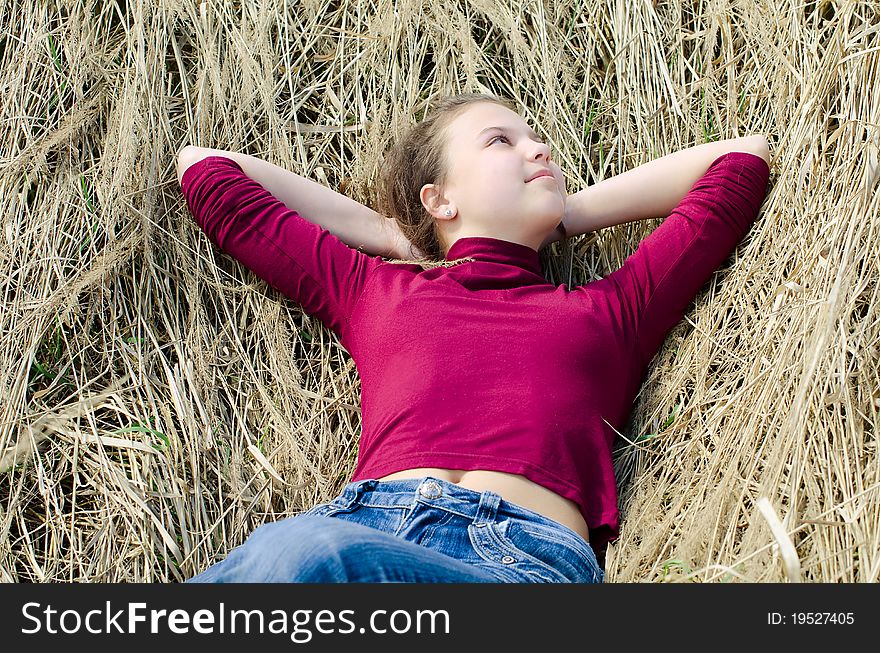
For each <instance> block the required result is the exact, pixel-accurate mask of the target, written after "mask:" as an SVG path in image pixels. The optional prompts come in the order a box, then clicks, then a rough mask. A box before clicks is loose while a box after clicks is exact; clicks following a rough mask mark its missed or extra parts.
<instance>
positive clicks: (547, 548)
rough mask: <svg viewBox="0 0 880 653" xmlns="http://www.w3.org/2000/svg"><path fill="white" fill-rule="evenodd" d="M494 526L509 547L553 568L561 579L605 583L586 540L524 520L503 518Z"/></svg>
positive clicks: (547, 567) (574, 581) (544, 565)
mask: <svg viewBox="0 0 880 653" xmlns="http://www.w3.org/2000/svg"><path fill="white" fill-rule="evenodd" d="M493 527H494V530H495V533H496V534H497V536H498V538H499V539H500V540H502V541H503V542H504V543H505V544H506V545H507V546H509V547H510V548H511V549H514V550H516V551H518V552H519V554H520V555H521V556H527V557H528V558H530V559H532V560H533V561H536V562H537V563H538V564H540V565H541V566H542V567H543V568H544V569H548V570H550V571H552V572H553V573H554V574H556V575H557V576H559V577H561V578H562V579H563V580H562V581H561V582H570V583H600V582H602V579H601V575H600V573H601V570H600V569H599V563H598V562H597V560H596V556H595V554H594V553H593V551H592V549H591V548H590V545H589V544H588V543H587V542H586V541H583V540H581V539H580V538H576V537H575V536H573V535H569V534H568V533H566V532H564V531H561V530H559V529H557V528H555V527H553V526H550V525H546V524H541V523H537V522H531V521H526V520H522V519H503V520H501V521H499V522H496V523H495V524H493ZM557 582H560V581H557Z"/></svg>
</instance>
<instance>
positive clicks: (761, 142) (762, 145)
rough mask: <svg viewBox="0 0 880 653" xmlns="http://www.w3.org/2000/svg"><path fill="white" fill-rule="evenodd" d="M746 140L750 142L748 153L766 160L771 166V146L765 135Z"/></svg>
mask: <svg viewBox="0 0 880 653" xmlns="http://www.w3.org/2000/svg"><path fill="white" fill-rule="evenodd" d="M745 140H746V141H747V142H748V148H749V149H748V151H749V152H751V153H752V154H754V155H756V156H759V157H761V158H762V159H764V161H766V163H767V165H768V166H769V165H770V144H769V142H768V141H767V137H766V136H764V135H763V134H754V135H752V136H747V137H746V139H745Z"/></svg>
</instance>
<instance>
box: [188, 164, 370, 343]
mask: <svg viewBox="0 0 880 653" xmlns="http://www.w3.org/2000/svg"><path fill="white" fill-rule="evenodd" d="M181 189H182V191H183V195H184V197H185V198H186V201H187V205H188V207H189V210H190V213H192V215H193V217H194V218H195V220H196V222H197V223H198V225H199V227H201V229H202V230H203V231H204V232H205V233H206V234H207V236H208V238H209V239H210V240H211V242H213V243H214V244H215V245H216V246H217V247H218V248H219V249H221V250H222V251H224V252H226V253H228V254H229V255H231V256H232V257H233V258H235V259H236V260H237V261H239V262H240V263H242V264H243V265H244V266H245V267H247V268H248V269H250V270H251V271H252V272H254V274H256V275H257V276H259V277H260V278H261V279H263V280H265V281H266V282H267V283H269V284H270V285H271V286H272V287H273V288H275V289H276V290H278V291H280V292H281V293H283V294H284V295H286V296H287V297H289V298H291V299H292V300H294V301H295V302H297V303H298V304H300V305H301V306H302V308H303V310H305V311H306V312H307V313H309V314H313V315H315V316H316V317H317V318H319V319H320V320H321V321H322V322H323V323H324V324H325V325H326V326H327V327H329V328H331V329H332V330H333V331H334V332H336V334H337V335H338V336H339V337H340V338H341V339H343V342H344V341H345V339H347V336H348V333H347V331H348V326H349V319H350V316H351V314H352V311H353V309H354V307H355V304H356V303H357V301H358V298H359V297H360V296H361V293H362V292H363V289H364V287H365V286H366V283H367V280H368V279H369V278H370V275H371V273H372V271H373V270H374V269H375V268H376V267H377V266H378V265H380V264H381V262H382V261H381V258H379V257H373V256H370V255H368V254H364V253H363V252H359V251H357V250H355V249H352V248H350V247H349V246H348V245H346V244H345V243H344V242H342V241H341V240H340V239H339V238H338V237H336V236H334V235H333V234H331V233H330V232H329V231H327V230H326V229H324V228H323V227H321V226H320V225H317V224H315V223H313V222H309V221H308V220H306V219H305V218H303V217H302V216H300V215H299V214H298V213H296V212H295V211H293V210H291V209H289V208H288V207H287V206H285V205H284V203H283V202H281V201H280V200H279V199H278V198H276V197H275V196H273V195H272V194H271V193H269V191H267V190H266V189H265V188H263V187H262V186H261V185H260V184H259V183H258V182H256V181H254V180H253V179H251V178H249V177H248V176H247V175H245V173H244V172H243V171H242V169H241V166H239V165H238V163H236V162H235V161H232V160H231V159H227V158H225V157H219V156H210V157H206V158H204V159H202V160H200V161H198V162H196V163H194V164H192V165H191V166H190V167H189V168H187V169H186V171H185V172H184V174H183V177H182V178H181Z"/></svg>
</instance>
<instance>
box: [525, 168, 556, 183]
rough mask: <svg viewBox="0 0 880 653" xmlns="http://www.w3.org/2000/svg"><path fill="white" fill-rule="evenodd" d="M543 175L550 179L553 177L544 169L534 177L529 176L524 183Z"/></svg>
mask: <svg viewBox="0 0 880 653" xmlns="http://www.w3.org/2000/svg"><path fill="white" fill-rule="evenodd" d="M543 177H549V178H550V179H553V175H552V174H551V173H550V172H547V171H544V172H539V173H538V174H536V175H535V176H534V177H531V178H530V179H527V180H526V183H529V182H530V181H535V179H541V178H543Z"/></svg>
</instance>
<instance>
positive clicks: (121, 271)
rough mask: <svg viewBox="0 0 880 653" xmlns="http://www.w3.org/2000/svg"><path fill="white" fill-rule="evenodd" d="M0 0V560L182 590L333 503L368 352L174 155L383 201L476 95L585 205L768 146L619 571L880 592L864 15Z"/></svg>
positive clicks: (685, 7) (871, 24) (5, 567)
mask: <svg viewBox="0 0 880 653" xmlns="http://www.w3.org/2000/svg"><path fill="white" fill-rule="evenodd" d="M2 2H3V4H2V7H0V26H2V30H0V67H2V76H0V80H2V81H0V84H2V89H0V90H2V93H3V97H4V102H3V103H2V105H0V112H2V116H0V118H2V119H0V130H2V143H3V148H2V151H0V204H2V205H0V266H2V270H0V306H2V309H0V339H2V347H0V452H2V454H0V455H2V456H3V460H2V463H3V465H4V466H5V467H6V468H7V469H6V471H4V472H2V474H0V580H2V581H13V582H22V581H139V582H165V581H180V580H183V579H184V578H186V577H188V576H190V575H192V574H194V573H196V572H197V571H200V570H202V569H204V568H205V567H206V566H207V565H208V564H210V563H211V562H213V561H215V560H217V559H219V558H221V557H223V556H224V555H225V554H226V552H228V551H229V549H230V548H232V547H234V546H235V545H237V544H239V543H240V542H241V541H243V540H244V538H245V537H246V536H247V534H248V533H249V532H251V531H252V530H253V529H254V528H255V527H256V526H257V525H259V524H261V523H263V522H265V521H269V520H275V519H279V518H282V517H284V516H288V515H291V514H296V513H297V512H298V511H300V510H303V509H305V508H308V507H310V506H311V505H313V504H314V503H315V502H318V501H324V500H328V499H330V498H331V497H333V496H334V495H335V494H336V493H337V492H338V491H339V490H340V489H341V487H342V485H343V484H344V483H345V482H346V481H347V480H348V478H349V477H350V474H351V472H352V471H353V468H354V463H355V455H356V451H357V438H358V434H359V432H360V418H361V416H360V410H359V405H360V398H359V392H360V388H359V379H358V376H357V370H356V368H355V366H354V364H353V361H352V360H351V358H350V356H349V355H348V352H346V351H345V350H344V349H343V348H342V346H341V345H340V343H339V342H338V341H337V339H336V338H335V336H333V334H332V333H331V332H329V331H327V330H326V329H325V328H324V327H323V325H321V324H320V322H318V321H317V320H316V319H315V318H312V317H311V316H309V315H305V314H303V312H302V311H301V310H300V308H299V307H298V306H297V305H296V304H295V303H293V302H292V301H290V300H287V299H285V298H284V297H281V296H279V295H278V294H277V293H276V292H275V291H273V290H272V289H270V288H269V287H268V286H267V285H266V284H265V283H264V282H262V281H260V280H259V279H257V278H255V277H254V276H253V275H251V274H250V273H249V272H248V271H247V270H245V269H244V268H242V267H241V266H240V265H239V264H237V263H236V262H235V261H233V260H231V259H230V258H229V257H227V256H225V255H224V254H222V253H220V252H218V251H217V250H216V249H214V248H213V247H212V246H211V244H210V242H209V241H208V240H207V238H206V237H205V235H204V234H203V233H201V232H200V231H199V229H198V228H197V227H196V226H195V225H194V223H193V221H192V219H191V217H190V216H189V214H188V212H187V211H186V208H185V206H184V203H183V198H182V196H181V194H180V189H179V186H178V185H177V181H176V177H175V154H176V152H177V151H178V150H179V149H180V148H181V147H182V146H183V145H186V144H189V143H192V144H196V145H201V146H205V147H216V148H221V149H229V150H239V151H243V152H246V153H249V154H252V155H255V156H260V157H263V158H266V159H268V160H270V161H272V162H274V163H276V164H278V165H281V166H284V167H287V168H288V169H290V170H293V171H295V172H298V173H299V174H302V175H305V176H309V177H311V178H313V179H315V180H316V181H319V182H321V183H324V184H326V185H328V186H330V187H331V188H334V189H343V188H344V189H345V191H344V192H345V193H346V194H347V195H349V196H350V197H353V198H354V199H356V200H358V201H361V202H363V203H365V204H368V205H370V206H375V205H376V195H375V188H376V181H377V179H378V177H379V172H380V170H381V166H382V154H383V152H384V151H385V150H386V149H387V148H388V147H389V146H390V145H391V143H392V142H393V140H394V137H395V135H396V134H397V133H398V132H399V130H400V129H402V128H403V127H405V126H407V125H409V124H411V122H413V121H414V120H417V119H419V118H420V117H421V114H422V112H423V111H424V109H425V108H426V107H428V106H430V104H431V102H432V101H433V100H434V99H436V98H439V97H441V96H443V95H446V94H450V93H456V92H462V91H480V90H489V91H492V92H496V93H500V94H503V95H506V96H508V97H511V98H512V99H513V100H514V101H515V102H516V103H517V104H518V106H519V107H520V112H521V114H522V115H523V117H524V118H526V119H527V120H529V121H530V122H532V123H533V124H535V125H538V126H540V128H541V131H542V132H543V133H545V134H546V135H547V138H548V140H549V142H550V144H551V145H552V147H553V150H554V155H555V156H556V159H557V161H558V162H559V163H560V165H561V166H562V168H563V170H564V172H565V173H566V175H567V178H568V187H569V190H570V191H572V192H573V191H575V190H577V189H579V188H582V187H584V186H586V185H587V184H589V183H594V182H596V181H598V180H601V179H603V178H607V177H610V176H612V175H615V174H618V173H621V172H623V171H625V170H628V169H631V168H633V167H636V166H637V165H639V164H641V163H645V162H647V161H649V160H651V159H653V158H655V157H659V156H662V155H664V154H668V153H670V152H672V151H675V150H678V149H682V148H684V147H688V146H691V145H696V144H698V143H701V142H704V141H706V140H708V139H723V138H732V137H735V136H744V135H748V134H752V133H763V134H767V135H768V136H769V137H770V141H771V154H772V190H771V192H770V194H769V196H768V198H767V200H766V201H765V203H764V205H763V207H762V210H761V214H760V216H759V218H758V220H757V222H756V223H755V225H754V227H753V229H752V230H751V232H750V233H749V234H748V236H747V237H746V239H745V240H744V242H743V243H742V244H741V245H740V246H739V247H738V248H737V250H736V252H735V253H734V254H733V255H732V256H731V257H730V259H729V261H727V262H726V264H725V265H724V266H722V268H721V269H720V270H719V271H718V273H717V274H716V275H714V277H713V278H712V280H711V281H710V282H709V283H708V284H707V285H706V287H705V288H704V290H703V292H701V294H700V295H699V296H698V297H697V298H696V301H695V302H694V305H693V307H692V308H691V310H689V311H688V314H687V316H686V318H685V319H684V320H683V321H682V322H681V323H680V324H679V325H678V326H677V327H676V328H675V329H673V331H672V332H671V333H670V334H669V336H668V338H667V340H666V343H665V345H664V347H663V349H662V350H661V351H660V353H659V354H658V356H657V358H656V359H655V361H654V363H653V365H652V367H651V369H650V371H649V373H648V375H647V377H646V378H645V379H644V383H643V385H642V387H641V391H640V393H639V396H638V397H637V400H636V402H635V404H634V407H633V414H632V417H631V419H630V420H629V422H628V423H627V424H626V426H625V427H624V428H622V429H620V431H621V438H620V445H619V447H618V448H617V450H616V451H615V454H614V455H615V468H616V470H617V473H618V485H619V490H620V507H621V510H622V515H623V521H622V534H621V537H620V539H619V540H618V541H617V542H615V543H613V544H612V545H611V546H610V547H609V551H608V555H607V558H606V572H607V580H608V581H609V582H616V581H641V582H779V581H784V580H786V579H789V580H792V579H794V578H795V577H797V578H799V579H800V580H802V581H803V582H877V580H878V579H880V541H878V540H880V527H878V526H880V524H878V522H880V464H878V451H877V449H878V442H877V422H878V410H880V319H878V315H880V311H878V304H880V302H878V292H880V291H878V276H880V233H878V232H880V229H878V227H880V218H878V194H877V185H878V179H880V167H878V152H880V84H878V63H880V8H878V4H877V3H873V2H872V3H865V2H846V1H839V2H838V1H835V2H828V1H827V0H822V1H821V2H809V3H801V4H800V5H792V4H791V3H780V2H770V3H733V4H731V3H721V4H718V3H714V4H713V3H708V4H706V3H702V4H700V3H667V2H648V3H615V2H612V3H584V2H582V1H580V0H560V1H548V0H544V1H541V2H533V3H520V2H494V1H493V2H489V1H488V0H480V1H476V0H463V1H462V2H457V3H436V2H424V1H422V0H407V1H406V2H392V1H391V0H378V1H377V2H361V1H358V0H354V1H352V2H345V3H334V5H338V7H334V5H330V4H329V3H323V2H320V1H318V0H307V1H303V2H298V3H293V4H291V3H288V2H286V1H284V0H261V1H259V2H256V1H255V2H237V1H232V0H208V1H206V2H198V1H196V0H176V1H175V2H163V3H152V2H130V3H116V2H104V1H100V2H99V1H97V0H86V1H85V2H81V3H66V2H64V3H62V2H49V3H28V2H21V1H20V0H2ZM657 224H658V222H657V221H644V222H634V223H630V224H626V225H621V226H619V227H615V228H612V229H606V230H603V231H602V232H599V233H596V234H588V235H584V236H581V237H578V238H574V239H570V240H569V241H567V242H565V243H560V244H555V245H552V246H550V247H548V248H546V249H545V250H544V251H543V252H542V255H541V260H542V265H543V267H544V270H545V273H546V275H547V278H548V280H549V281H550V282H552V283H556V284H560V283H565V284H569V285H576V284H580V283H586V282H588V281H591V280H593V279H597V278H599V277H601V276H603V275H604V274H607V273H608V272H610V271H611V270H613V269H615V268H616V267H617V266H619V265H620V264H621V263H622V262H623V260H624V259H625V258H626V256H627V255H628V254H629V253H631V252H632V251H633V250H634V249H635V246H636V245H637V244H638V242H639V240H640V239H641V238H643V237H644V236H646V235H647V234H648V233H650V231H651V230H652V229H653V228H654V227H656V225H657ZM97 398H100V399H97ZM763 497H773V502H774V505H775V506H777V509H778V510H780V512H784V514H785V515H786V520H787V522H786V526H785V527H784V529H783V531H784V537H783V531H780V530H779V524H778V523H775V521H774V518H773V515H774V514H775V512H767V514H766V515H765V517H766V518H765V519H755V516H756V514H757V513H758V512H761V506H762V505H764V503H763V501H762V498H763ZM765 511H766V507H765ZM762 514H763V513H762ZM768 520H770V521H769V522H768ZM778 555H782V557H783V561H784V562H786V563H787V564H784V565H779V564H778V559H777V558H778ZM795 561H797V564H798V565H799V571H798V567H797V566H794V563H795ZM795 572H797V573H795Z"/></svg>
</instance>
